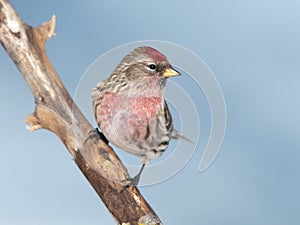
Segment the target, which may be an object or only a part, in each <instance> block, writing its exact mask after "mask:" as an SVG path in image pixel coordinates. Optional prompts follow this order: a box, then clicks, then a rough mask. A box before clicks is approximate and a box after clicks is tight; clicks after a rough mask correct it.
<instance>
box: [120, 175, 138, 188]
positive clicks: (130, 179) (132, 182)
mask: <svg viewBox="0 0 300 225" xmlns="http://www.w3.org/2000/svg"><path fill="white" fill-rule="evenodd" d="M139 181H140V176H139V174H138V175H136V176H135V177H128V178H126V179H124V180H122V181H121V182H122V183H124V182H128V183H127V184H126V185H125V186H124V187H123V188H122V190H121V193H122V192H123V191H125V190H126V189H127V188H129V187H136V186H137V185H138V183H139Z"/></svg>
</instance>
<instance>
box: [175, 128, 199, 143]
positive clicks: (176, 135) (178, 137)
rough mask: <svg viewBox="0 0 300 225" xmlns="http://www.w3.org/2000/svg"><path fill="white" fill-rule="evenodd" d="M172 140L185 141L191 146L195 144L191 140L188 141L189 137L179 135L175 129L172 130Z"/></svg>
mask: <svg viewBox="0 0 300 225" xmlns="http://www.w3.org/2000/svg"><path fill="white" fill-rule="evenodd" d="M171 138H174V139H183V140H185V141H187V142H189V143H191V144H195V143H194V142H193V141H191V140H190V139H188V138H187V137H185V136H184V135H182V134H181V133H179V132H178V131H177V130H174V129H173V130H172V133H171Z"/></svg>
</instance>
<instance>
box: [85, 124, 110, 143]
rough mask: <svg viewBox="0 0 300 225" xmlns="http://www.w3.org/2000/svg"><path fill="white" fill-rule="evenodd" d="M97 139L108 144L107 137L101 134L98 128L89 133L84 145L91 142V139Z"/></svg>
mask: <svg viewBox="0 0 300 225" xmlns="http://www.w3.org/2000/svg"><path fill="white" fill-rule="evenodd" d="M94 138H96V139H97V140H99V139H101V140H103V141H104V142H105V143H106V144H108V140H107V139H106V137H105V136H104V134H103V133H102V132H100V130H99V129H98V128H96V129H93V130H90V131H89V135H88V137H87V138H86V139H85V141H84V144H85V143H86V142H87V141H88V140H90V139H94Z"/></svg>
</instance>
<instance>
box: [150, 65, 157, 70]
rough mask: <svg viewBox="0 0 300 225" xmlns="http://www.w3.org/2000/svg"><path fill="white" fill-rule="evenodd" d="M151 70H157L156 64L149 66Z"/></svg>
mask: <svg viewBox="0 0 300 225" xmlns="http://www.w3.org/2000/svg"><path fill="white" fill-rule="evenodd" d="M149 68H150V70H155V69H156V68H157V66H156V65H155V64H150V65H149Z"/></svg>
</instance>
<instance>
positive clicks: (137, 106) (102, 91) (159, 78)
mask: <svg viewBox="0 0 300 225" xmlns="http://www.w3.org/2000/svg"><path fill="white" fill-rule="evenodd" d="M178 75H180V73H179V72H177V71H176V70H175V69H174V68H173V67H172V66H171V64H170V63H169V61H168V59H167V57H166V56H165V55H163V54H162V53H161V52H159V51H158V50H156V49H154V48H152V47H148V46H143V47H138V48H136V49H134V50H133V51H132V52H130V53H129V54H128V55H126V56H125V57H124V58H123V59H122V60H121V62H120V63H119V65H118V66H117V67H116V68H115V70H114V71H113V72H112V74H111V75H110V77H109V78H108V79H106V80H104V81H102V82H99V83H98V84H97V85H96V87H95V88H94V89H93V91H92V99H93V107H94V115H95V119H96V122H97V124H98V127H99V128H100V129H101V131H102V132H103V134H104V136H105V137H106V138H107V140H108V141H109V142H111V143H112V144H113V145H115V146H116V147H118V148H121V149H123V150H125V151H126V152H128V153H131V154H134V155H137V156H140V157H141V158H142V167H141V169H140V171H139V172H138V174H137V175H136V176H135V177H133V178H129V179H127V181H129V183H128V184H127V185H126V187H129V186H131V185H133V186H135V185H137V184H138V182H139V179H140V175H141V173H142V171H143V169H144V167H145V165H146V164H147V163H148V162H149V161H150V160H152V159H155V158H157V157H159V156H160V155H161V154H162V153H163V152H164V151H165V150H166V149H167V147H168V145H169V141H170V139H171V138H175V139H178V138H180V137H182V135H181V134H180V133H179V132H177V131H176V130H174V129H173V122H172V117H171V114H170V111H169V109H168V105H167V103H166V101H165V100H164V97H163V95H164V89H165V86H166V79H167V78H168V77H172V76H178Z"/></svg>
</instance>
